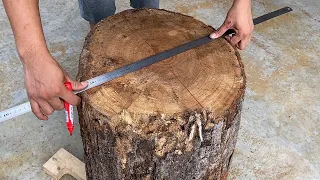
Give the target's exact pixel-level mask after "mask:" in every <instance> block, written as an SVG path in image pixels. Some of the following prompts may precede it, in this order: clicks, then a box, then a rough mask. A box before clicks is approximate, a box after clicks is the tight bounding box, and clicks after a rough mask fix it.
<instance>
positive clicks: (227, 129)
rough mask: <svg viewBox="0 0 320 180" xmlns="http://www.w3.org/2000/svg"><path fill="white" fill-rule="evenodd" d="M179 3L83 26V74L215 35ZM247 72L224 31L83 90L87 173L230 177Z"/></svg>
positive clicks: (98, 175) (183, 178)
mask: <svg viewBox="0 0 320 180" xmlns="http://www.w3.org/2000/svg"><path fill="white" fill-rule="evenodd" d="M212 31H213V28H212V27H210V26H207V25H205V24H204V23H202V22H200V21H198V20H195V19H193V18H192V17H189V16H185V15H182V14H178V13H173V12H169V11H165V10H156V9H138V10H127V11H124V12H121V13H119V14H116V15H114V16H112V17H109V18H107V19H105V20H103V21H102V22H100V23H99V24H98V25H97V26H96V27H95V28H94V29H93V30H92V31H91V32H90V33H89V35H88V36H87V38H86V41H85V45H84V48H83V51H82V54H81V57H80V65H79V74H78V78H80V79H81V80H86V79H90V78H93V77H95V76H98V75H101V74H104V73H106V72H108V71H112V70H114V69H116V68H118V67H121V66H124V65H125V64H129V63H132V62H135V61H138V60H140V59H142V58H145V57H148V56H150V55H153V54H156V53H159V52H162V51H164V50H167V49H170V48H173V47H176V46H178V45H180V44H183V43H186V42H189V41H191V40H194V39H197V38H200V37H203V36H205V35H209V34H210V33H211V32H212ZM244 90H245V75H244V70H243V65H242V63H241V61H240V56H239V54H238V53H237V51H236V49H235V48H234V47H232V46H231V45H230V44H229V43H228V42H227V41H226V40H225V39H223V38H220V39H217V40H214V41H213V42H211V43H208V44H206V45H203V46H201V47H198V48H194V49H192V50H189V51H186V52H184V53H182V54H179V55H177V56H175V57H172V58H169V59H166V60H164V61H161V62H159V63H156V64H154V65H151V66H149V67H146V68H144V69H142V70H139V71H136V72H133V73H130V74H128V75H125V76H123V77H120V78H117V79H115V80H112V81H110V82H107V83H105V84H103V85H101V86H99V87H95V88H93V89H90V90H87V91H85V92H83V93H81V94H80V96H81V98H82V101H81V104H80V105H79V106H78V111H79V121H80V125H81V135H82V139H83V143H84V150H85V163H86V171H87V177H88V179H101V180H102V179H103V180H105V179H110V180H117V179H146V180H148V179H181V180H188V179H226V177H227V173H228V167H229V164H230V160H231V157H232V153H233V150H234V148H235V144H236V139H237V133H238V129H239V124H240V112H241V103H242V100H243V96H244Z"/></svg>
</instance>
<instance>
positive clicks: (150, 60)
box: [0, 7, 292, 123]
mask: <svg viewBox="0 0 320 180" xmlns="http://www.w3.org/2000/svg"><path fill="white" fill-rule="evenodd" d="M290 11H292V9H291V8H290V7H284V8H281V9H279V10H276V11H273V12H271V13H268V14H265V15H262V16H260V17H257V18H255V19H253V23H254V25H256V24H260V23H262V22H264V21H267V20H269V19H272V18H274V17H277V16H280V15H282V14H285V13H288V12H290ZM232 33H234V31H232V30H228V31H227V32H226V33H225V34H224V36H226V35H230V34H232ZM211 41H213V39H211V38H210V37H209V36H205V37H202V38H199V39H196V40H193V41H191V42H188V43H186V44H182V45H180V46H178V47H175V48H172V49H169V50H166V51H164V52H161V53H158V54H155V55H152V56H149V57H147V58H144V59H142V60H139V61H137V62H133V63H131V64H127V65H125V66H123V67H120V68H118V69H116V70H113V71H111V72H107V73H105V74H102V75H100V76H97V77H94V78H92V79H89V80H87V82H88V86H87V87H86V88H85V89H83V90H81V91H74V94H78V93H80V92H83V91H86V90H88V89H90V88H93V87H96V86H99V85H101V84H103V83H106V82H108V81H111V80H113V79H116V78H118V77H120V76H123V75H126V74H128V73H131V72H134V71H137V70H139V69H142V68H144V67H147V66H149V65H151V64H154V63H157V62H159V61H162V60H164V59H167V58H170V57H172V56H175V55H177V54H180V53H182V52H185V51H187V50H189V49H193V48H195V47H198V46H201V45H203V44H206V43H209V42H211ZM30 111H31V106H30V103H29V102H26V103H23V104H20V105H18V106H15V107H13V108H10V109H7V110H5V111H2V112H0V123H1V122H4V121H6V120H9V119H12V118H15V117H17V116H20V115H22V114H25V113H27V112H30Z"/></svg>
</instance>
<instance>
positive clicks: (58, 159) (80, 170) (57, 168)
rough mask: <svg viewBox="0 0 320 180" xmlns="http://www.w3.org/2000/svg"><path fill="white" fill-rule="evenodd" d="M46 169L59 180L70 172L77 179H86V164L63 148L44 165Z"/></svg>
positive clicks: (55, 179)
mask: <svg viewBox="0 0 320 180" xmlns="http://www.w3.org/2000/svg"><path fill="white" fill-rule="evenodd" d="M43 168H44V171H45V172H46V173H47V174H49V175H50V176H52V177H53V178H54V180H59V179H60V178H61V177H62V176H63V175H65V174H69V175H71V176H72V177H74V178H76V179H77V180H86V179H87V178H86V171H85V164H84V163H83V162H82V161H80V160H79V159H78V158H76V157H75V156H73V155H72V154H70V153H69V152H68V151H66V150H65V149H63V148H61V149H59V151H58V152H56V153H55V154H54V155H53V156H52V157H51V158H50V159H49V160H48V161H47V162H46V163H45V164H44V165H43Z"/></svg>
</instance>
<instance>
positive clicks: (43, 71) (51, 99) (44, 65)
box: [22, 53, 87, 120]
mask: <svg viewBox="0 0 320 180" xmlns="http://www.w3.org/2000/svg"><path fill="white" fill-rule="evenodd" d="M22 58H23V59H22V61H23V62H25V63H24V73H25V86H26V89H27V94H28V97H29V100H30V104H31V108H32V112H33V113H34V114H35V115H36V116H37V118H39V119H42V120H47V119H48V115H51V114H52V113H53V112H54V110H62V109H63V108H64V103H63V100H65V101H67V102H69V103H70V104H73V105H76V104H77V103H78V102H79V100H80V98H79V97H78V96H76V95H75V94H73V93H72V92H71V91H69V90H67V88H66V87H65V85H64V83H65V82H66V81H69V82H71V83H72V87H73V90H81V89H83V88H85V87H86V86H87V83H86V82H83V83H80V82H75V81H73V80H71V79H70V77H69V76H68V74H67V73H66V72H65V71H64V70H63V69H62V68H61V67H60V66H59V64H58V63H57V62H56V61H55V60H54V59H53V58H52V56H51V55H50V54H49V53H44V54H39V55H38V54H33V55H32V56H30V57H22Z"/></svg>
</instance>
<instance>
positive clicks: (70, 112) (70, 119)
mask: <svg viewBox="0 0 320 180" xmlns="http://www.w3.org/2000/svg"><path fill="white" fill-rule="evenodd" d="M64 85H65V86H66V88H67V89H68V90H69V91H72V84H71V82H66V83H64ZM64 109H65V111H66V125H67V129H68V131H69V133H70V135H72V132H73V129H74V126H73V106H72V105H71V104H69V103H68V102H67V101H64Z"/></svg>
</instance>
